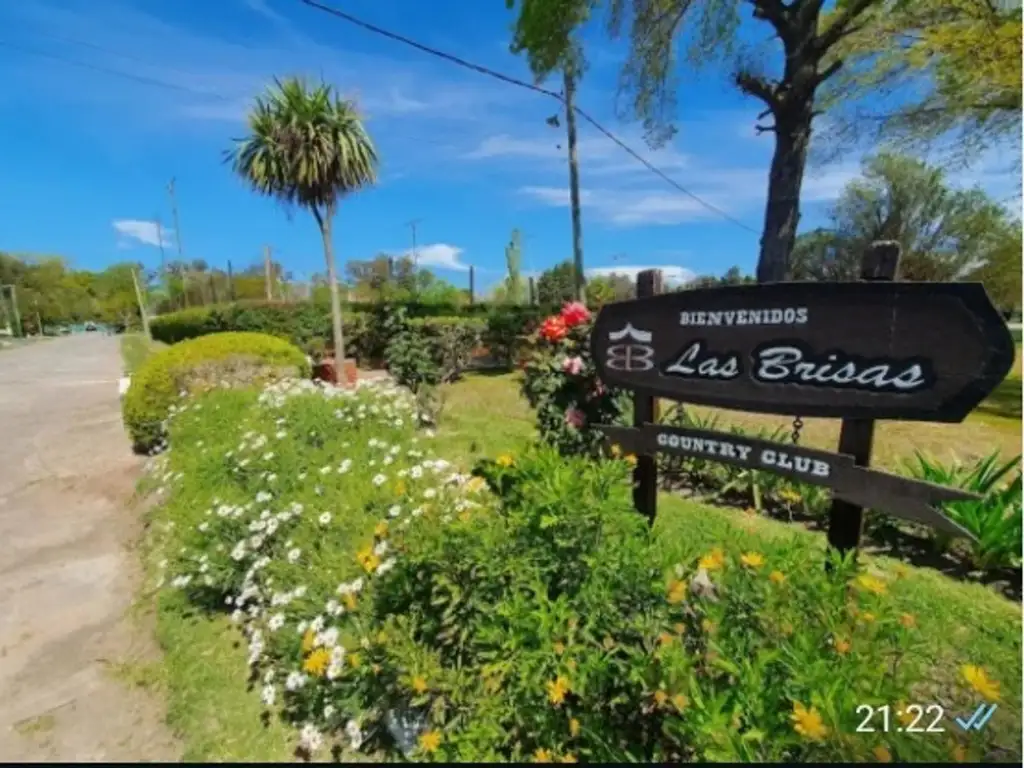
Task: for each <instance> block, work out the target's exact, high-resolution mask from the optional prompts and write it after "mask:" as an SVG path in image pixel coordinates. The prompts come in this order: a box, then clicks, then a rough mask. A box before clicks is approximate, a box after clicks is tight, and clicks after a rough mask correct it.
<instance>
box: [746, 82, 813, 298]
mask: <svg viewBox="0 0 1024 768" xmlns="http://www.w3.org/2000/svg"><path fill="white" fill-rule="evenodd" d="M794 101H804V100H797V99H794ZM812 104H813V95H812V96H811V97H810V98H808V99H806V100H805V103H804V104H801V105H799V108H798V109H796V110H793V112H795V114H793V113H790V114H784V115H776V123H775V125H776V130H775V154H774V155H772V165H771V172H770V174H769V177H768V202H767V204H766V205H765V212H764V235H763V236H762V237H761V255H760V259H759V260H758V262H757V281H758V282H759V283H775V282H780V281H782V280H785V279H786V277H787V272H788V267H789V256H790V254H791V253H792V252H793V243H794V242H795V241H796V230H797V226H798V225H799V223H800V186H801V184H802V182H803V178H804V166H805V165H806V164H807V148H808V145H809V144H810V140H811V119H812V113H811V108H812ZM794 106H796V105H794ZM787 111H789V110H787Z"/></svg>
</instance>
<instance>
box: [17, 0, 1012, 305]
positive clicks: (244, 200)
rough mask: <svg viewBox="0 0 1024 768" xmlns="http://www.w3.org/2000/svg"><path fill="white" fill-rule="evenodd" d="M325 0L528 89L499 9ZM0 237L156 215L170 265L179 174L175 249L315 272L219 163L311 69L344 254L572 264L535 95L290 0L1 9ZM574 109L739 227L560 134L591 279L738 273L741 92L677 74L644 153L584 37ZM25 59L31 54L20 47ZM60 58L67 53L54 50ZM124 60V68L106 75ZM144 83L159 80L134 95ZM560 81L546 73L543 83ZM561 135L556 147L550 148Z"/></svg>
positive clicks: (100, 228) (130, 237) (454, 271)
mask: <svg viewBox="0 0 1024 768" xmlns="http://www.w3.org/2000/svg"><path fill="white" fill-rule="evenodd" d="M337 5H338V7H343V8H344V9H345V10H347V11H349V12H351V13H353V14H356V15H358V16H361V17H362V18H365V19H366V20H368V21H371V22H373V23H376V24H379V25H380V26H383V27H385V28H388V29H391V30H393V31H395V32H398V33H401V34H405V35H407V36H410V37H413V38H415V39H417V40H419V41H421V42H423V43H425V44H428V45H432V46H435V47H437V48H441V49H443V50H446V51H449V52H451V53H454V54H457V55H460V56H462V57H464V58H467V59H470V60H473V61H476V62H479V63H481V64H484V65H486V66H489V67H492V68H494V69H497V70H499V71H501V72H504V73H507V74H510V75H514V76H517V77H521V78H523V79H527V80H529V76H528V73H527V70H526V66H525V63H524V62H523V61H521V60H520V59H518V58H517V57H515V56H513V55H512V54H510V53H508V50H507V45H508V39H509V26H510V24H511V21H512V17H511V14H510V12H508V11H507V10H506V9H505V4H504V2H502V0H479V1H478V2H468V0H432V1H431V2H420V1H418V0H394V1H393V2H381V1H380V0H347V1H345V2H341V1H340V0H339V1H338V2H337ZM0 30H3V31H2V32H0V70H2V71H3V72H4V78H3V79H4V83H5V87H4V89H3V91H2V92H0V109H2V111H3V114H4V120H3V121H0V142H2V146H3V148H4V149H3V154H4V158H5V163H4V172H3V183H2V185H0V233H2V238H0V248H2V249H4V250H8V251H15V252H34V253H47V254H59V255H62V256H65V257H67V258H69V259H70V260H71V261H72V263H73V264H75V265H76V266H78V267H84V268H101V267H103V266H104V265H106V264H109V263H112V262H115V261H119V260H124V259H131V260H138V261H141V262H143V263H144V264H147V265H150V266H155V265H157V264H159V258H160V254H159V249H158V247H157V246H158V240H157V237H156V227H155V225H154V224H153V221H154V219H155V218H156V217H159V218H160V220H161V221H162V224H163V232H164V236H165V240H166V241H167V253H168V257H172V256H174V255H176V251H175V240H174V237H173V229H172V218H171V210H170V203H169V199H168V194H167V182H168V180H169V179H170V178H171V177H175V178H176V186H177V192H178V207H179V213H180V224H181V232H180V235H181V243H182V247H183V251H184V255H185V257H186V258H187V259H193V258H202V259H205V260H206V261H207V262H209V263H210V264H211V265H215V266H220V267H225V266H226V264H227V261H228V260H229V259H230V260H231V261H232V263H233V265H234V267H235V268H236V269H238V268H240V267H243V266H246V265H248V264H251V263H253V262H254V261H256V260H257V259H258V258H259V255H260V252H261V249H262V247H263V245H264V244H271V245H272V246H273V247H274V250H275V255H276V257H277V258H278V259H280V260H281V261H282V262H283V263H284V264H285V266H286V268H287V269H289V270H291V271H292V272H293V273H294V274H295V276H296V278H297V279H304V278H306V277H308V276H309V275H310V274H312V273H313V272H317V271H322V269H323V257H322V251H321V246H320V242H319V234H318V232H317V229H316V226H315V224H314V223H313V221H312V219H311V217H310V216H309V215H308V214H306V213H303V212H302V211H295V212H292V213H291V214H289V213H288V212H286V211H285V210H283V209H282V208H281V207H280V206H278V205H277V204H275V203H273V202H272V201H269V200H266V199H263V198H260V197H257V196H256V195H254V194H253V193H251V192H250V191H249V190H248V189H247V188H246V187H245V186H244V185H243V184H242V183H241V182H240V181H239V180H237V179H236V178H235V177H234V176H233V175H232V173H231V171H230V169H229V168H228V167H227V166H225V165H224V164H223V162H222V154H223V152H224V150H225V149H227V148H229V147H230V146H231V140H232V138H235V137H239V136H241V135H242V134H243V132H244V114H245V110H246V107H247V105H248V104H250V103H251V100H252V98H253V96H255V95H256V94H258V93H259V92H260V91H261V90H262V89H263V88H264V86H265V85H266V84H267V82H268V81H269V80H270V79H271V78H272V77H273V76H275V75H277V76H282V75H292V74H296V75H306V76H309V77H313V78H316V77H320V76H322V77H323V78H325V79H326V80H327V81H328V82H331V83H332V84H334V85H335V86H337V87H338V88H339V89H340V90H341V91H342V92H343V93H345V94H348V95H351V96H352V97H354V98H356V99H357V101H358V103H359V104H360V107H361V109H362V110H363V111H364V113H365V115H366V119H367V127H368V130H369V131H370V133H371V135H372V137H373V138H374V140H375V142H376V144H377V147H378V151H379V153H380V156H381V158H382V163H381V168H380V182H379V184H378V185H377V186H376V187H374V188H372V189H369V190H366V191H364V192H361V193H359V194H358V195H356V196H353V197H352V198H349V199H346V200H345V201H344V202H343V204H342V206H341V209H340V214H339V219H338V222H337V224H336V228H335V231H336V236H335V245H336V249H337V253H338V257H339V259H340V260H341V261H345V260H348V259H362V258H368V257H371V256H373V255H374V254H376V253H378V252H381V251H386V252H391V253H402V252H404V251H405V250H407V249H409V248H410V245H411V235H410V229H409V227H408V226H406V223H407V222H409V221H410V220H413V219H418V220H419V224H418V229H417V236H418V243H419V252H420V259H421V263H424V264H427V265H430V266H431V268H433V269H435V270H436V271H437V273H438V274H439V275H442V276H444V277H446V278H447V279H449V280H451V281H452V282H454V283H456V284H457V285H460V286H464V285H466V283H467V272H466V271H467V268H468V265H469V264H473V265H474V266H475V268H476V270H477V275H478V277H477V283H478V286H483V287H486V286H488V285H490V284H493V283H494V282H496V281H497V280H499V279H500V278H501V276H502V274H503V271H504V256H503V248H504V245H505V243H506V242H507V241H508V237H509V233H510V231H511V230H512V229H513V228H514V227H518V228H520V229H521V230H522V231H523V233H524V267H525V268H526V269H528V270H531V271H539V270H541V269H544V268H546V267H549V266H551V265H553V264H555V263H557V262H558V261H561V260H563V259H565V258H567V257H569V256H570V254H571V238H570V232H571V230H570V220H569V211H568V207H567V206H568V192H567V184H568V172H567V168H566V162H565V152H564V130H556V129H553V128H551V127H548V126H547V125H546V124H545V122H544V119H545V118H546V117H548V116H549V115H551V114H553V113H554V112H556V111H557V108H558V104H557V102H555V101H554V100H551V99H549V98H547V97H544V96H542V95H539V94H535V93H531V92H529V91H526V90H523V89H519V88H515V87H512V86H509V85H506V84H504V83H501V82H499V81H496V80H493V79H490V78H487V77H484V76H481V75H478V74H475V73H473V72H469V71H466V70H463V69H461V68H459V67H456V66H454V65H452V64H449V63H447V62H445V61H442V60H438V59H435V58H433V57H430V56H428V55H426V54H422V53H420V52H418V51H416V50H413V49H410V48H407V47H405V46H402V45H401V44H399V43H394V42H391V41H389V40H386V39H383V38H379V37H377V36H374V35H372V34H370V33H367V32H365V31H363V30H360V29H358V28H356V27H352V26H350V25H348V24H346V23H344V22H342V21H340V20H338V19H335V18H333V17H330V16H327V15H326V14H323V13H321V12H318V11H316V10H314V9H310V8H308V7H306V6H303V5H301V4H300V3H299V2H297V0H217V2H210V0H176V2H174V3H169V2H158V0H64V1H63V2H57V1H56V0H32V2H26V3H5V4H4V5H3V8H0ZM588 53H589V55H590V58H591V69H590V71H589V72H588V73H587V75H586V78H585V80H584V83H583V85H582V87H581V90H580V93H579V96H578V103H579V106H581V107H582V108H584V109H585V110H587V111H588V112H589V113H590V114H591V115H593V116H594V117H595V118H597V119H598V120H599V121H601V122H602V123H603V124H604V125H606V126H607V127H608V128H610V129H612V130H613V131H614V132H615V133H616V134H617V135H618V136H620V137H621V138H622V139H623V140H624V141H626V143H628V144H630V145H631V146H632V147H634V148H635V149H637V150H638V151H642V153H643V154H644V155H645V156H647V157H648V158H649V159H650V160H651V161H652V162H653V163H655V164H656V165H657V166H659V167H660V168H661V169H662V170H664V171H665V172H666V173H667V174H669V175H670V176H671V177H673V178H674V179H676V180H677V181H678V182H679V183H680V184H682V185H684V186H685V187H687V188H688V189H691V190H692V191H693V192H695V193H697V194H698V195H700V196H701V197H702V198H704V199H705V200H707V201H708V202H710V203H711V204H713V205H714V206H716V207H718V208H720V209H722V210H724V211H726V212H727V213H728V214H729V216H731V217H733V218H734V219H737V220H739V221H740V222H743V223H744V224H746V226H748V227H749V228H750V229H752V230H754V231H753V232H751V231H747V230H745V229H743V228H741V227H740V226H737V224H735V223H734V222H731V221H728V220H726V219H724V218H723V217H721V216H720V215H718V214H716V213H714V212H712V211H709V210H707V209H706V208H703V207H702V206H701V205H699V204H698V203H696V202H695V201H694V200H692V199H690V198H688V197H686V196H684V195H682V194H681V193H679V192H678V191H676V190H675V189H673V188H672V187H670V186H669V185H668V184H666V183H665V182H664V181H662V180H661V179H659V178H657V177H656V176H654V175H653V174H651V173H650V172H649V171H648V170H647V169H645V168H644V167H643V166H642V165H640V164H639V163H637V162H636V161H635V160H633V159H632V158H630V157H629V156H628V155H626V154H625V153H624V152H623V151H622V150H621V149H619V148H617V147H615V146H614V145H613V144H612V143H611V142H609V141H608V140H606V139H604V138H603V137H601V136H600V134H598V133H597V132H596V131H594V130H593V129H591V128H590V127H589V126H586V125H583V126H581V128H580V159H581V186H582V195H583V200H584V209H583V227H584V253H585V258H586V264H587V267H588V269H597V270H601V269H604V270H615V271H623V272H631V271H633V270H635V269H637V268H646V267H661V268H663V269H665V270H667V272H668V274H669V275H670V276H674V277H684V276H686V275H687V274H689V273H709V272H710V273H721V272H724V271H725V270H726V269H728V268H729V267H730V266H732V265H734V264H735V265H738V266H740V267H741V268H742V269H744V270H747V271H750V270H752V269H753V267H754V263H755V261H756V257H757V247H758V237H759V232H760V228H761V220H762V215H763V205H764V194H765V187H766V179H767V169H768V163H769V160H770V157H771V148H772V144H771V137H770V136H769V135H764V136H760V137H759V136H756V135H755V132H754V129H753V125H754V121H755V117H756V115H757V113H758V112H759V111H760V109H759V103H758V102H755V101H754V100H752V99H748V98H744V97H742V96H741V95H739V94H738V93H737V92H736V91H735V90H733V89H732V88H731V87H730V86H729V85H728V82H727V80H726V79H725V77H724V74H722V73H715V72H709V73H706V74H704V75H702V76H701V78H700V79H696V78H689V76H688V81H687V83H686V85H685V86H684V88H683V90H682V94H681V98H680V104H681V121H680V132H679V135H678V136H677V137H676V139H675V141H674V142H673V143H672V144H671V145H670V146H667V147H666V148H664V149H662V150H661V151H658V152H650V151H649V150H646V148H645V147H644V145H643V143H642V139H641V134H640V131H639V128H638V127H637V126H636V125H633V124H622V123H618V122H616V120H615V117H614V100H615V85H616V76H617V73H618V68H619V65H620V63H621V61H622V51H621V49H619V48H616V47H615V46H613V45H611V44H610V43H608V42H606V41H605V40H604V38H603V36H601V35H594V44H593V45H592V46H589V47H588ZM40 54H43V55H40ZM47 57H58V58H59V59H65V60H69V61H73V62H76V63H75V64H69V63H67V61H59V60H56V59H54V58H47ZM100 70H115V71H117V72H121V73H126V74H127V75H129V76H131V77H135V78H138V79H139V80H141V81H147V82H139V81H135V80H131V79H128V78H126V77H121V76H117V75H114V74H111V73H109V72H107V71H100ZM148 81H159V82H160V83H164V84H166V86H168V87H162V86H158V85H154V84H152V83H150V82H148ZM553 88H554V89H555V90H558V86H557V84H555V85H554V86H553ZM559 147H561V149H560V148H559ZM857 171H858V158H857V157H855V156H850V157H845V158H843V160H842V161H839V162H836V163H833V164H831V165H828V166H824V167H813V168H811V169H810V171H809V173H808V176H807V178H806V180H805V183H804V191H803V219H802V226H803V228H810V227H813V226H815V225H816V224H818V223H821V222H822V221H823V214H824V211H825V210H826V209H827V206H828V204H829V202H830V201H831V200H832V199H834V198H835V196H836V195H837V194H838V192H839V190H841V189H842V186H843V184H844V183H845V182H846V181H848V180H849V179H850V178H852V177H855V176H856V175H857ZM955 178H956V181H957V183H961V184H964V185H969V184H975V183H978V184H981V185H982V186H983V187H985V188H986V189H988V190H989V191H990V192H992V193H993V194H994V195H996V196H997V197H999V198H1000V199H1005V198H1006V197H1007V196H1008V195H1012V194H1016V192H1015V190H1016V189H1017V187H1016V180H1015V179H1014V178H1013V177H1012V175H1009V174H1008V172H1006V171H1005V170H1003V169H1002V168H999V167H996V164H995V163H991V162H987V161H985V160H983V161H982V162H980V163H979V164H978V165H976V166H975V167H974V168H973V169H972V170H970V171H969V172H964V173H960V174H959V175H958V176H957V177H955Z"/></svg>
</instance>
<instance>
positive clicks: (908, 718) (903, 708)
mask: <svg viewBox="0 0 1024 768" xmlns="http://www.w3.org/2000/svg"><path fill="white" fill-rule="evenodd" d="M896 718H897V719H898V720H899V721H900V725H903V726H910V725H913V724H914V721H915V720H917V715H915V714H914V713H913V712H908V711H907V704H906V702H904V701H901V702H899V703H898V704H896Z"/></svg>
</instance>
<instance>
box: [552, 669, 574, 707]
mask: <svg viewBox="0 0 1024 768" xmlns="http://www.w3.org/2000/svg"><path fill="white" fill-rule="evenodd" d="M547 689H548V701H550V702H551V703H552V704H554V705H555V706H556V707H557V706H558V705H559V704H561V703H562V702H563V701H565V694H567V693H568V692H569V690H570V688H569V681H568V680H567V679H566V678H565V677H563V676H562V675H559V676H558V677H556V678H555V679H554V680H551V681H549V682H548V683H547Z"/></svg>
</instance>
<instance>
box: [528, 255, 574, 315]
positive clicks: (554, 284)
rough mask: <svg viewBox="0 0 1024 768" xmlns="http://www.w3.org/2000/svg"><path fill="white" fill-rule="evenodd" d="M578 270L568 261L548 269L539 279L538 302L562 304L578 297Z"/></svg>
mask: <svg viewBox="0 0 1024 768" xmlns="http://www.w3.org/2000/svg"><path fill="white" fill-rule="evenodd" d="M575 275H576V268H575V267H574V266H573V263H572V260H571V259H567V260H565V261H563V262H562V263H561V264H556V265H555V266H553V267H551V269H546V270H544V272H542V273H541V275H540V277H539V278H537V301H538V303H540V304H562V303H564V302H566V301H572V300H573V299H574V298H575V297H576V281H575Z"/></svg>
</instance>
